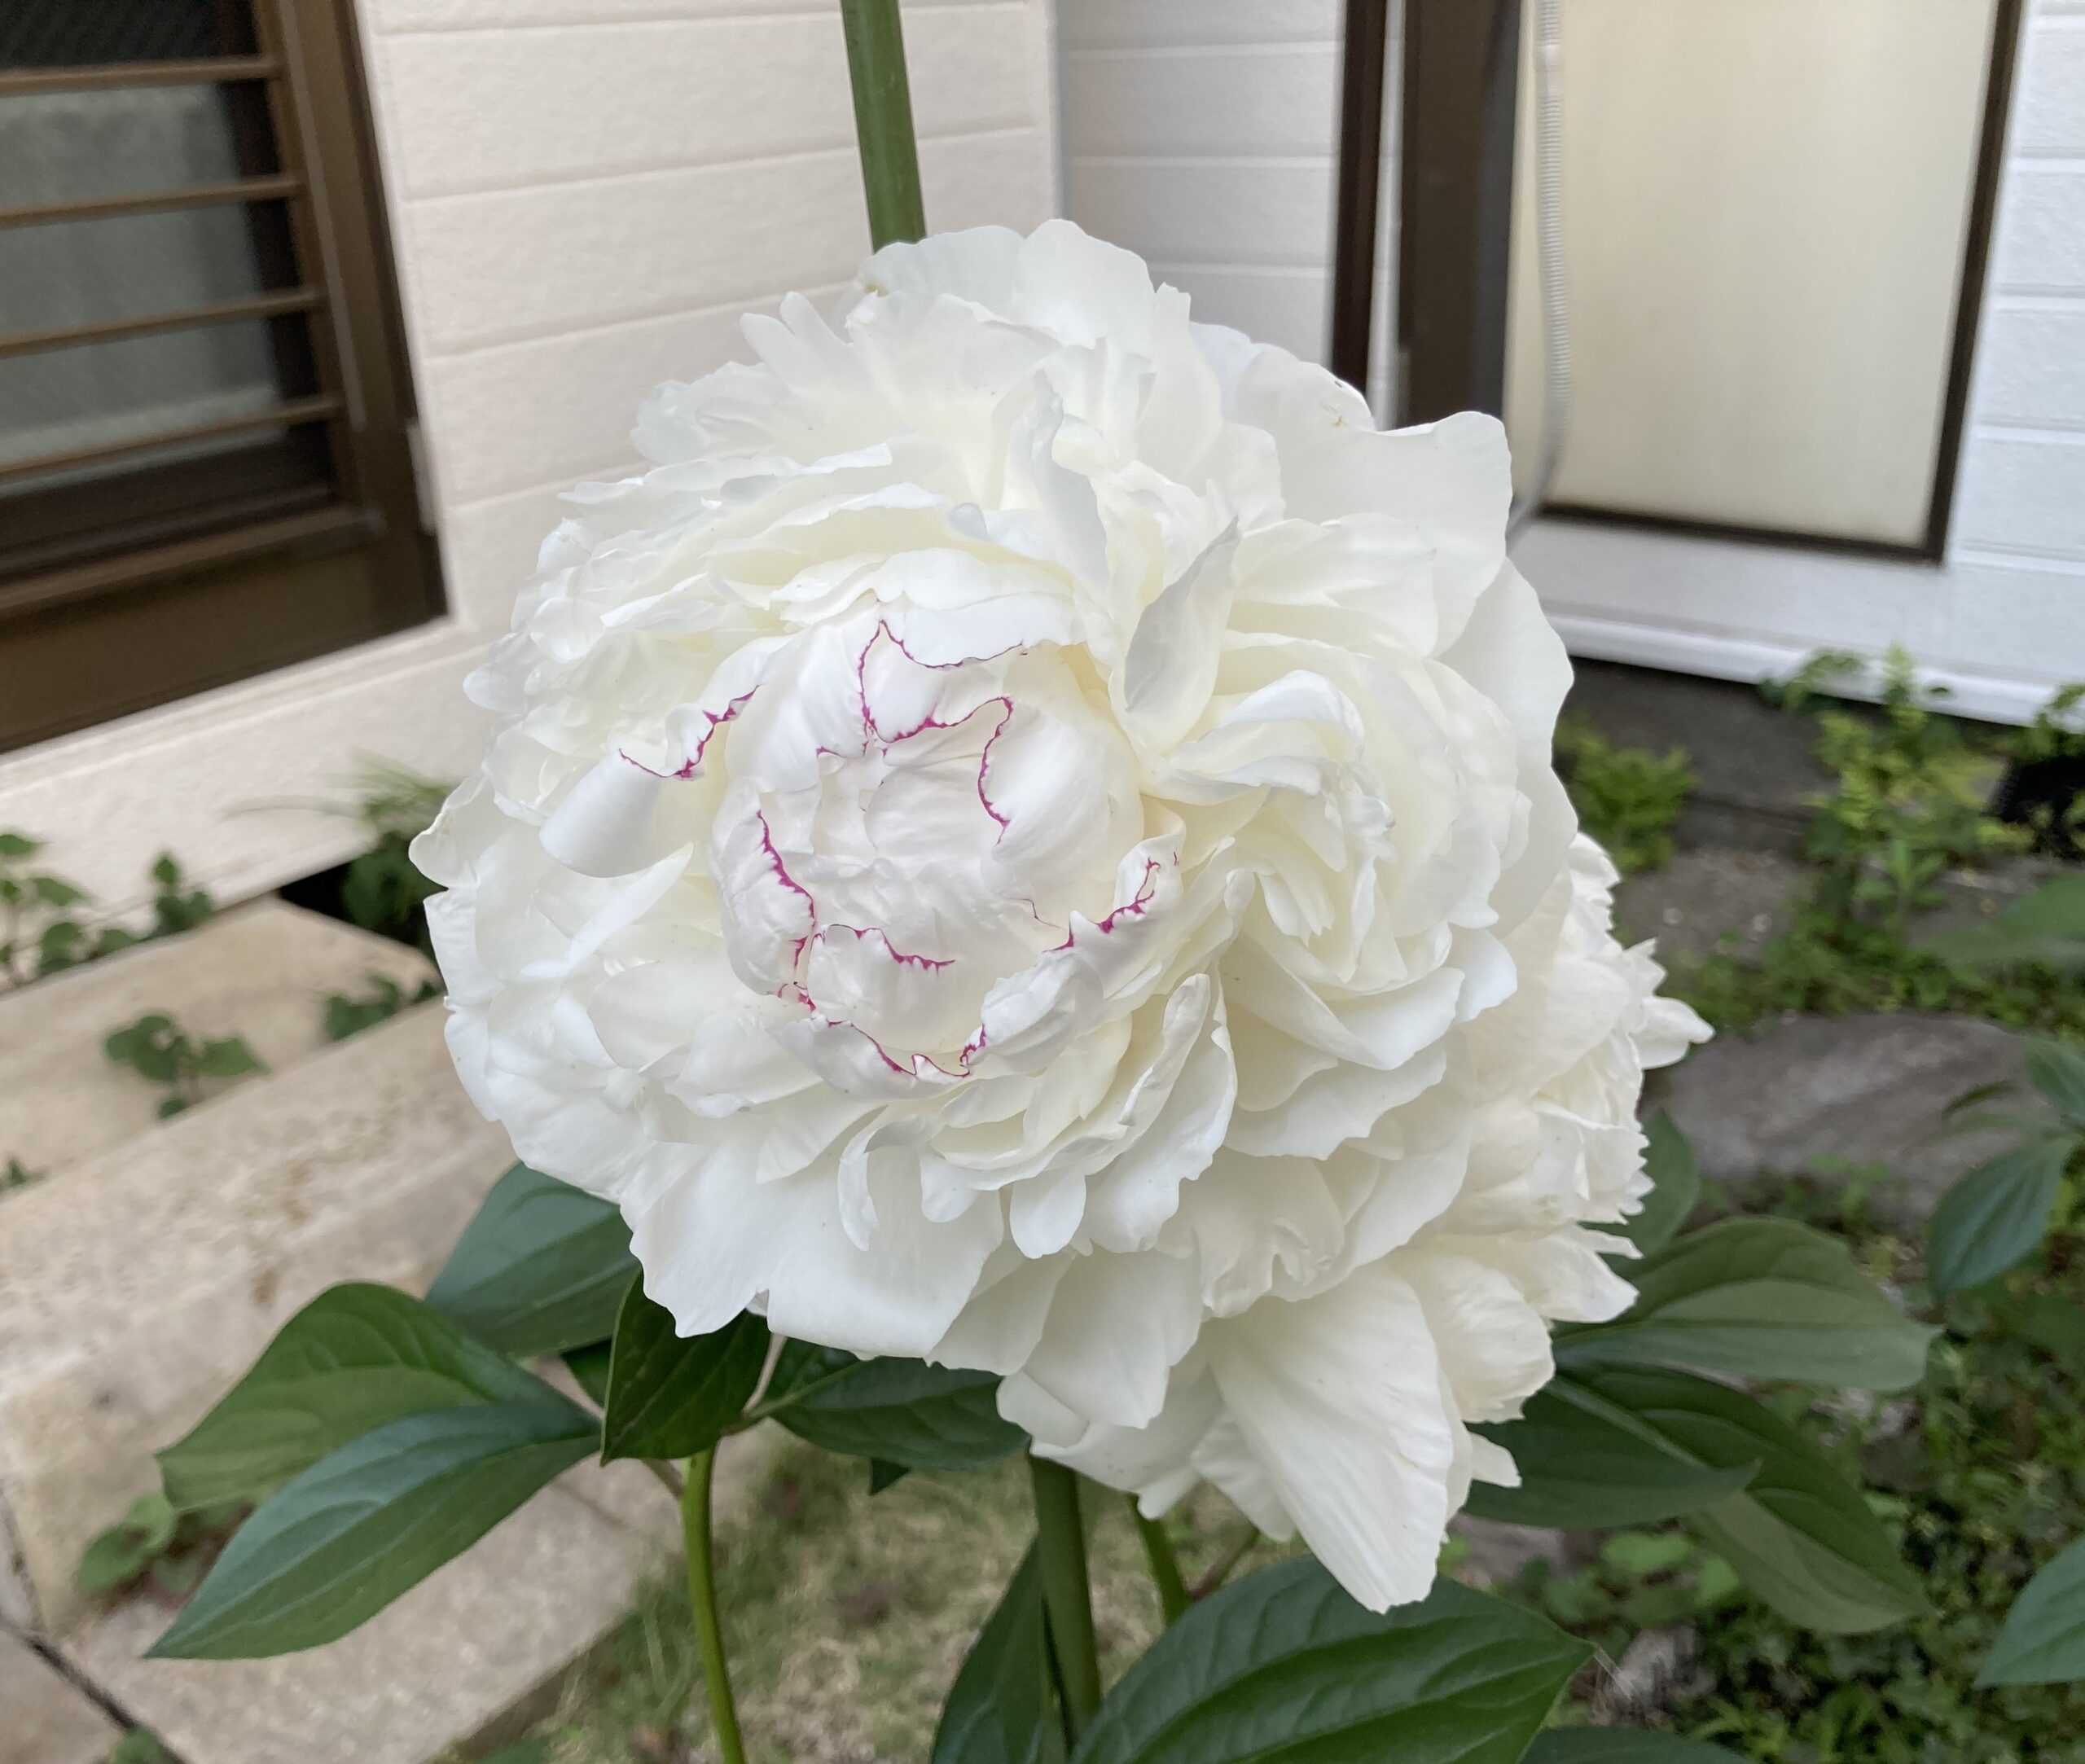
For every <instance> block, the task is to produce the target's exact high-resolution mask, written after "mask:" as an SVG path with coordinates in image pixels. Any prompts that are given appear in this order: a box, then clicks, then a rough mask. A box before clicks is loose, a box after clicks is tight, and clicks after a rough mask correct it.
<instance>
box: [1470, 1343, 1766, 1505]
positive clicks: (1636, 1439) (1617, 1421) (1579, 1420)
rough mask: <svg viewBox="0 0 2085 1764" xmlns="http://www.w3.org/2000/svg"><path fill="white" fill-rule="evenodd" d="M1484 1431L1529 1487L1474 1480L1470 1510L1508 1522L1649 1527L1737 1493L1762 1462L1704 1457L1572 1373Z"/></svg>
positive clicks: (1481, 1431) (1482, 1429) (1553, 1383)
mask: <svg viewBox="0 0 2085 1764" xmlns="http://www.w3.org/2000/svg"><path fill="white" fill-rule="evenodd" d="M1477 1431H1478V1432H1479V1433H1482V1434H1484V1435H1485V1436H1486V1437H1487V1438H1489V1439H1491V1440H1495V1441H1497V1442H1498V1443H1499V1445H1501V1446H1504V1447H1505V1448H1506V1449H1507V1450H1508V1451H1510V1452H1511V1453H1512V1455H1513V1459H1514V1462H1515V1463H1517V1464H1518V1465H1519V1466H1520V1471H1521V1485H1520V1486H1519V1487H1518V1488H1512V1489H1508V1488H1499V1487H1498V1486H1496V1485H1494V1484H1491V1483H1488V1482H1477V1483H1473V1484H1472V1485H1471V1487H1470V1491H1469V1499H1468V1503H1466V1506H1465V1511H1467V1512H1469V1513H1471V1514H1473V1516H1476V1517H1477V1518H1479V1519H1492V1520H1502V1521H1503V1522H1504V1523H1506V1524H1508V1525H1556V1526H1564V1527H1582V1528H1585V1529H1594V1530H1602V1529H1606V1528H1608V1527H1609V1526H1614V1525H1651V1524H1654V1523H1655V1522H1656V1521H1657V1520H1661V1519H1673V1518H1676V1517H1678V1516H1679V1515H1680V1514H1682V1513H1685V1512H1692V1511H1693V1510H1694V1509H1695V1508H1696V1507H1705V1506H1707V1505H1708V1504H1709V1503H1710V1502H1711V1501H1717V1500H1721V1499H1723V1497H1724V1496H1725V1495H1727V1494H1736V1492H1737V1491H1738V1490H1740V1489H1741V1488H1743V1487H1744V1486H1745V1484H1746V1483H1748V1482H1749V1481H1751V1480H1752V1476H1753V1472H1754V1471H1755V1470H1757V1469H1758V1464H1757V1463H1736V1464H1732V1465H1729V1466H1727V1467H1726V1466H1718V1465H1710V1464H1705V1463H1701V1462H1700V1461H1698V1460H1697V1459H1693V1458H1691V1457H1689V1456H1688V1455H1687V1454H1686V1453H1684V1452H1683V1451H1682V1450H1680V1449H1679V1447H1678V1446H1675V1445H1674V1444H1673V1443H1672V1442H1671V1441H1670V1440H1668V1439H1666V1438H1665V1437H1663V1436H1662V1435H1661V1434H1660V1433H1658V1432H1657V1429H1656V1428H1652V1427H1649V1426H1647V1425H1646V1424H1644V1423H1643V1422H1641V1421H1639V1420H1637V1419H1636V1418H1635V1416H1634V1415H1631V1414H1630V1413H1629V1411H1627V1410H1626V1409H1622V1408H1618V1407H1617V1406H1615V1405H1613V1403H1610V1402H1606V1401H1604V1399H1602V1398H1600V1397H1599V1396H1597V1395H1596V1394H1595V1393H1593V1392H1592V1391H1591V1390H1588V1389H1587V1388H1586V1387H1585V1386H1584V1385H1582V1384H1576V1383H1574V1382H1573V1381H1572V1380H1570V1379H1569V1378H1556V1379H1553V1380H1551V1381H1550V1383H1549V1384H1547V1386H1545V1387H1544V1388H1543V1389H1542V1390H1541V1391H1540V1392H1539V1393H1537V1394H1536V1395H1534V1397H1532V1398H1530V1399H1529V1401H1528V1404H1527V1407H1526V1409H1525V1411H1523V1412H1522V1414H1521V1419H1520V1420H1517V1421H1508V1422H1506V1423H1503V1424H1501V1425H1499V1426H1495V1427H1482V1428H1478V1429H1477Z"/></svg>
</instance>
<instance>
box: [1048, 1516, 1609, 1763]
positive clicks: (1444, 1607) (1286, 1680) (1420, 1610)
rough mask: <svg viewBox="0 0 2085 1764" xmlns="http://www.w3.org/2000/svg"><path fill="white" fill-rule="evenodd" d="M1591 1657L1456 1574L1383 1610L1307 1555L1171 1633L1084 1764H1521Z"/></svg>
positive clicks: (1086, 1750) (1203, 1609) (1114, 1703)
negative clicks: (1266, 1763)
mask: <svg viewBox="0 0 2085 1764" xmlns="http://www.w3.org/2000/svg"><path fill="white" fill-rule="evenodd" d="M1590 1653H1591V1649H1589V1648H1587V1647H1585V1646H1584V1645H1583V1644H1582V1643H1579V1642H1577V1641H1574V1640H1573V1639H1571V1638H1570V1637H1569V1636H1568V1635H1563V1634H1562V1633H1560V1631H1559V1630H1556V1629H1554V1628H1552V1626H1550V1625H1549V1624H1547V1623H1546V1622H1544V1621H1543V1620H1542V1619H1541V1618H1540V1617H1536V1616H1534V1614H1533V1613H1530V1612H1527V1611H1523V1610H1521V1608H1518V1607H1517V1606H1515V1605H1511V1604H1507V1603H1506V1602H1505V1601H1504V1600H1503V1599H1493V1598H1489V1597H1487V1596H1486V1595H1484V1594H1482V1593H1478V1592H1473V1591H1470V1589H1469V1588H1468V1587H1466V1586H1457V1585H1456V1584H1455V1582H1452V1581H1446V1580H1444V1581H1440V1582H1436V1583H1435V1585H1434V1588H1433V1591H1432V1593H1431V1594H1429V1595H1428V1597H1427V1598H1426V1599H1425V1601H1424V1603H1423V1604H1408V1605H1399V1606H1397V1607H1395V1608H1393V1609H1392V1610H1391V1611H1389V1613H1386V1614H1385V1615H1384V1616H1381V1617H1378V1616H1376V1615H1375V1614H1374V1613H1371V1612H1368V1611H1364V1610H1363V1608H1361V1607H1360V1606H1359V1604H1355V1603H1354V1600H1353V1599H1350V1598H1349V1597H1348V1596H1347V1595H1346V1594H1345V1592H1343V1591H1341V1590H1340V1588H1339V1586H1338V1585H1337V1583H1336V1582H1334V1581H1333V1579H1332V1576H1331V1575H1330V1574H1328V1573H1326V1572H1325V1570H1324V1569H1323V1568H1322V1567H1321V1566H1319V1564H1318V1563H1316V1562H1315V1561H1313V1560H1310V1559H1309V1558H1308V1557H1302V1558H1299V1559H1297V1560H1294V1561H1289V1562H1284V1563H1282V1564H1280V1565H1279V1566H1277V1567H1274V1568H1269V1569H1262V1570H1261V1571H1260V1572H1259V1573H1257V1574H1253V1575H1250V1576H1249V1577H1247V1578H1245V1579H1244V1580H1241V1581H1239V1582H1236V1583H1234V1584H1233V1585H1231V1586H1227V1587H1226V1588H1225V1589H1224V1590H1223V1591H1222V1592H1220V1593H1218V1594H1217V1595H1215V1596H1214V1598H1211V1599H1206V1600H1205V1601H1203V1602H1202V1603H1201V1604H1197V1605H1196V1606H1195V1608H1193V1609H1192V1610H1191V1611H1189V1612H1188V1613H1187V1615H1186V1616H1185V1617H1182V1618H1181V1619H1180V1621H1179V1622H1177V1623H1175V1624H1174V1626H1172V1628H1170V1630H1166V1632H1165V1634H1164V1635H1161V1636H1160V1637H1159V1639H1158V1640H1157V1642H1156V1643H1154V1644H1153V1645H1152V1649H1151V1651H1150V1652H1148V1653H1147V1654H1146V1655H1145V1656H1143V1659H1141V1660H1139V1661H1138V1662H1137V1663H1136V1665H1134V1666H1132V1667H1131V1668H1130V1670H1129V1673H1128V1674H1127V1675H1126V1677H1125V1678H1123V1680H1122V1683H1120V1684H1119V1685H1117V1687H1115V1690H1114V1692H1113V1695H1112V1696H1109V1697H1108V1700H1107V1701H1106V1702H1105V1703H1104V1705H1102V1706H1101V1710H1100V1715H1099V1716H1098V1717H1097V1718H1095V1721H1094V1723H1093V1725H1092V1726H1091V1727H1089V1728H1088V1729H1087V1730H1086V1737H1085V1738H1084V1740H1082V1741H1081V1742H1080V1744H1079V1747H1078V1751H1077V1753H1075V1754H1074V1764H1245V1761H1247V1760H1272V1759H1275V1758H1293V1759H1296V1760H1298V1761H1301V1760H1303V1759H1306V1758H1307V1759H1309V1760H1310V1764H1386V1761H1390V1760H1394V1761H1395V1764H1513V1761H1514V1760H1516V1759H1517V1758H1519V1757H1521V1753H1523V1752H1524V1751H1525V1749H1526V1748H1527V1745H1528V1742H1529V1741H1530V1740H1531V1739H1533V1738H1534V1735H1535V1734H1536V1733H1537V1732H1538V1731H1539V1730H1540V1728H1541V1727H1542V1723H1543V1718H1545V1717H1546V1716H1547V1714H1548V1713H1549V1710H1550V1708H1551V1705H1552V1704H1554V1703H1555V1702H1556V1696H1557V1693H1558V1692H1560V1691H1561V1690H1562V1689H1563V1688H1564V1687H1565V1684H1566V1683H1568V1682H1569V1679H1570V1678H1571V1675H1572V1674H1574V1672H1576V1671H1577V1670H1578V1668H1579V1666H1580V1665H1582V1664H1583V1663H1584V1661H1586V1659H1587V1656H1588V1655H1589V1654H1590Z"/></svg>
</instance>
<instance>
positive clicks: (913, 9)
mask: <svg viewBox="0 0 2085 1764" xmlns="http://www.w3.org/2000/svg"><path fill="white" fill-rule="evenodd" d="M977 3H978V0H905V18H906V21H907V22H908V23H909V22H910V20H911V19H912V17H913V15H915V14H916V13H921V12H928V11H943V10H954V9H955V8H957V7H965V6H974V5H977ZM362 10H363V11H364V13H365V14H366V15H368V16H369V17H370V18H371V20H372V23H373V25H374V27H375V29H379V30H383V31H389V32H396V33H404V32H407V31H482V30H506V29H516V28H525V27H528V26H531V25H535V26H544V27H550V28H553V29H555V28H559V27H562V26H565V25H572V24H600V23H607V22H608V21H611V20H648V19H683V18H719V17H725V18H742V17H745V16H747V15H763V16H778V15H787V16H791V17H797V18H805V17H816V18H817V19H819V20H821V21H822V23H823V24H827V25H836V24H837V22H838V20H837V19H836V16H835V15H836V13H837V12H838V11H839V7H838V4H837V0H362Z"/></svg>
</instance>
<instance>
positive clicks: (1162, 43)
mask: <svg viewBox="0 0 2085 1764" xmlns="http://www.w3.org/2000/svg"><path fill="white" fill-rule="evenodd" d="M1058 17H1059V29H1060V33H1061V35H1060V55H1061V57H1062V63H1061V68H1060V85H1061V92H1062V101H1063V138H1064V212H1065V213H1067V214H1069V216H1070V217H1072V218H1073V220H1075V221H1077V222H1078V223H1079V225H1080V226H1083V227H1084V228H1086V230H1087V231H1088V232H1090V233H1095V234H1098V235H1100V236H1101V237H1102V238H1104V239H1113V241H1114V242H1115V243H1116V244H1118V245H1125V246H1127V247H1128V248H1130V250H1131V251H1134V252H1137V253H1139V255H1140V256H1141V257H1143V258H1144V259H1145V260H1146V261H1148V262H1149V264H1150V265H1151V267H1152V273H1153V274H1156V275H1157V276H1158V277H1159V278H1160V279H1161V280H1164V281H1167V282H1170V283H1173V285H1174V287H1179V288H1181V289H1183V290H1184V291H1185V292H1187V295H1188V296H1189V297H1190V298H1191V299H1192V301H1193V303H1194V313H1195V316H1196V317H1197V318H1206V319H1209V320H1212V321H1214V323H1219V324H1227V325H1235V326H1236V327H1238V328H1239V329H1240V330H1241V331H1247V332H1249V334H1250V335H1252V336H1255V337H1258V338H1261V339H1262V340H1265V341H1267V342H1270V343H1279V344H1282V345H1284V347H1285V348H1288V349H1293V350H1294V351H1295V352H1296V353H1297V354H1299V355H1302V356H1306V357H1308V358H1310V359H1312V360H1314V361H1315V360H1322V359H1323V355H1324V352H1325V339H1326V322H1327V317H1328V311H1329V304H1328V302H1329V289H1330V279H1331V252H1332V186H1333V178H1334V169H1335V155H1336V152H1337V135H1338V129H1339V47H1340V0H1196V4H1194V5H1192V6H1187V5H1182V4H1181V3H1180V0H1058ZM1392 187H1393V188H1394V184H1393V186H1392Z"/></svg>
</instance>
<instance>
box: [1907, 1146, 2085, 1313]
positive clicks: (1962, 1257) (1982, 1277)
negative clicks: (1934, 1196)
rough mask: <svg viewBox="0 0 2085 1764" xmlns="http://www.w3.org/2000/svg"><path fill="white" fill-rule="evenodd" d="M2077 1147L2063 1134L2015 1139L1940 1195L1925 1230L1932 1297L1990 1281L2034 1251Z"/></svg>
mask: <svg viewBox="0 0 2085 1764" xmlns="http://www.w3.org/2000/svg"><path fill="white" fill-rule="evenodd" d="M2076 1149H2077V1142H2076V1141H2075V1140H2074V1139H2069V1138H2061V1139H2041V1140H2037V1141H2035V1142H2032V1143H2029V1144H2026V1145H2020V1146H2015V1147H2013V1150H2011V1151H2010V1152H2000V1153H1999V1156H1996V1157H1995V1158H1992V1159H1991V1160H1990V1161H1988V1162H1986V1163H1983V1164H1979V1165H1977V1167H1976V1168H1975V1169H1973V1170H1971V1171H1970V1172H1969V1174H1968V1175H1966V1176H1964V1177H1963V1178H1961V1179H1960V1181H1959V1182H1957V1183H1956V1184H1955V1186H1954V1187H1951V1188H1950V1189H1949V1190H1948V1191H1947V1193H1946V1194H1944V1195H1942V1196H1941V1197H1940V1205H1938V1206H1937V1207H1935V1208H1934V1212H1933V1222H1932V1224H1931V1225H1930V1226H1929V1227H1928V1229H1927V1234H1926V1280H1927V1283H1928V1284H1929V1285H1930V1286H1931V1287H1932V1288H1933V1292H1934V1297H1936V1298H1945V1297H1947V1295H1948V1294H1949V1293H1951V1292H1967V1291H1968V1290H1969V1288H1971V1287H1973V1286H1982V1284H1984V1282H1985V1281H1986V1280H1995V1279H1997V1278H1998V1276H1999V1275H2001V1274H2003V1273H2004V1272H2005V1270H2007V1269H2008V1268H2010V1267H2012V1266H2013V1265H2014V1264H2015V1263H2016V1262H2022V1261H2024V1260H2026V1257H2029V1256H2030V1255H2032V1254H2033V1253H2035V1248H2037V1247H2038V1246H2039V1244H2040V1243H2041V1241H2042V1238H2043V1235H2044V1234H2045V1233H2046V1232H2047V1231H2048V1228H2049V1216H2050V1214H2051V1213H2054V1212H2055V1210H2056V1197H2057V1196H2058V1195H2059V1194H2061V1191H2062V1188H2063V1173H2064V1169H2065V1166H2066V1165H2069V1163H2070V1158H2071V1154H2072V1153H2073V1152H2074V1151H2075V1150H2076Z"/></svg>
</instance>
